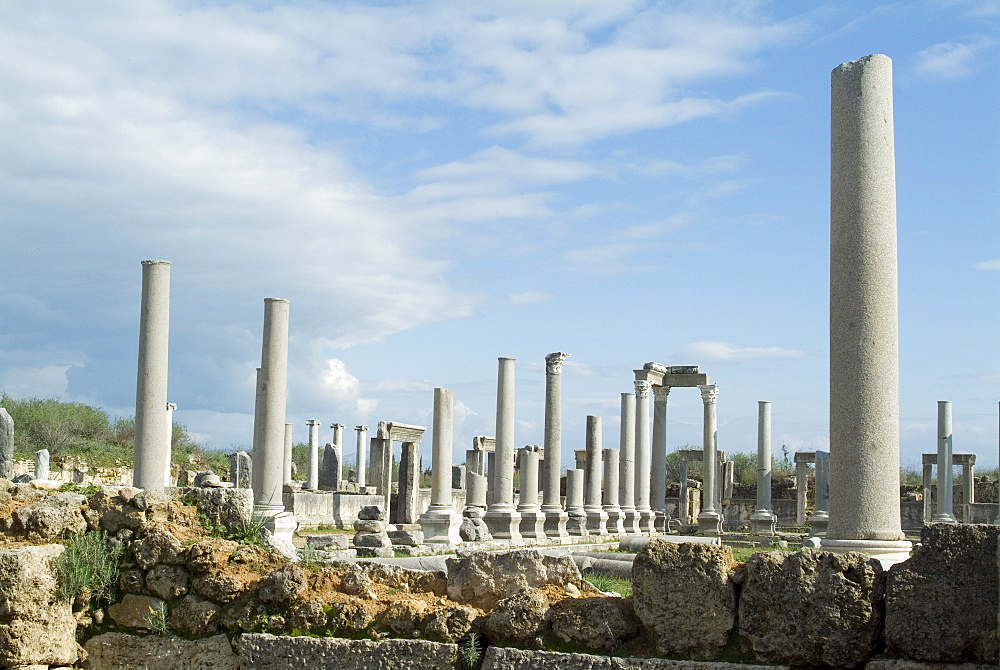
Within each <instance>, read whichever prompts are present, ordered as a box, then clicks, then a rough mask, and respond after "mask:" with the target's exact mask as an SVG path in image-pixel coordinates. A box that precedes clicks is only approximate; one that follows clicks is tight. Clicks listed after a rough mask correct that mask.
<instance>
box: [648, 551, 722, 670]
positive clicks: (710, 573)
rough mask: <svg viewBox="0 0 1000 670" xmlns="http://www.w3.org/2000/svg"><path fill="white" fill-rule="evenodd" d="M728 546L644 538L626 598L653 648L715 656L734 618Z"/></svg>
mask: <svg viewBox="0 0 1000 670" xmlns="http://www.w3.org/2000/svg"><path fill="white" fill-rule="evenodd" d="M733 565H734V563H733V557H732V551H731V550H730V549H729V547H723V546H718V545H707V544H693V543H685V544H673V543H670V542H664V541H663V540H656V539H653V540H650V541H649V542H648V543H647V544H646V545H645V546H644V547H643V548H642V550H641V551H640V552H639V553H638V554H637V555H636V557H635V561H634V562H633V563H632V599H633V603H634V606H635V613H636V615H637V616H638V617H639V620H640V621H642V625H643V627H644V628H645V629H646V631H647V633H648V634H649V636H650V638H651V639H652V640H653V642H654V643H655V644H656V648H657V651H659V652H660V653H661V654H664V655H669V656H683V657H688V658H694V659H699V660H712V659H716V658H718V657H719V655H720V654H721V652H722V649H723V647H725V646H726V643H727V642H728V640H729V633H730V631H731V630H732V629H733V625H734V624H735V620H736V595H735V587H734V586H733V583H732V582H731V581H730V580H729V572H730V570H731V569H732V567H733Z"/></svg>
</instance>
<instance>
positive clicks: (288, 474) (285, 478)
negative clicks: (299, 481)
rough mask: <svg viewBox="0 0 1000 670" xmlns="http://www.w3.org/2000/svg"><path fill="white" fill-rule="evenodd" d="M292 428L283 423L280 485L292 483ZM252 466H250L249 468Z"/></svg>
mask: <svg viewBox="0 0 1000 670" xmlns="http://www.w3.org/2000/svg"><path fill="white" fill-rule="evenodd" d="M293 428H294V426H293V425H292V424H290V423H288V422H286V423H285V443H284V451H285V453H284V455H283V456H282V461H281V465H282V474H281V481H282V483H284V484H286V485H288V484H291V483H292V429H293ZM252 467H253V466H252V465H251V468H252Z"/></svg>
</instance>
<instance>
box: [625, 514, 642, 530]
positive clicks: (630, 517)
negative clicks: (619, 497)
mask: <svg viewBox="0 0 1000 670" xmlns="http://www.w3.org/2000/svg"><path fill="white" fill-rule="evenodd" d="M622 524H623V527H622V532H623V533H628V534H629V535H638V534H639V533H641V532H642V531H641V530H639V513H638V512H637V511H636V510H634V509H623V510H622Z"/></svg>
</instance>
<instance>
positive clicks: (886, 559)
mask: <svg viewBox="0 0 1000 670" xmlns="http://www.w3.org/2000/svg"><path fill="white" fill-rule="evenodd" d="M820 549H822V550H823V551H829V552H830V553H832V554H846V553H847V552H849V551H858V552H861V553H862V554H867V555H868V556H871V557H872V558H874V559H875V560H877V561H878V562H879V563H881V564H882V567H883V568H885V569H886V570H888V569H889V568H890V567H891V566H893V565H895V564H896V563H902V562H903V561H905V560H907V559H908V558H909V557H910V550H911V549H913V543H912V542H910V541H909V540H837V539H830V538H825V537H824V538H823V540H822V541H821V543H820Z"/></svg>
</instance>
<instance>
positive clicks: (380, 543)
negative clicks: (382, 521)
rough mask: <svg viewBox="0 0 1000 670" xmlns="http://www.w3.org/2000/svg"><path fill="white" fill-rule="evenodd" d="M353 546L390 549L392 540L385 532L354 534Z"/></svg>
mask: <svg viewBox="0 0 1000 670" xmlns="http://www.w3.org/2000/svg"><path fill="white" fill-rule="evenodd" d="M353 543H354V546H355V547H356V548H358V547H388V548H389V549H391V548H392V540H390V539H389V534H388V533H386V532H385V531H382V532H381V533H356V534H355V535H354V540H353Z"/></svg>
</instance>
